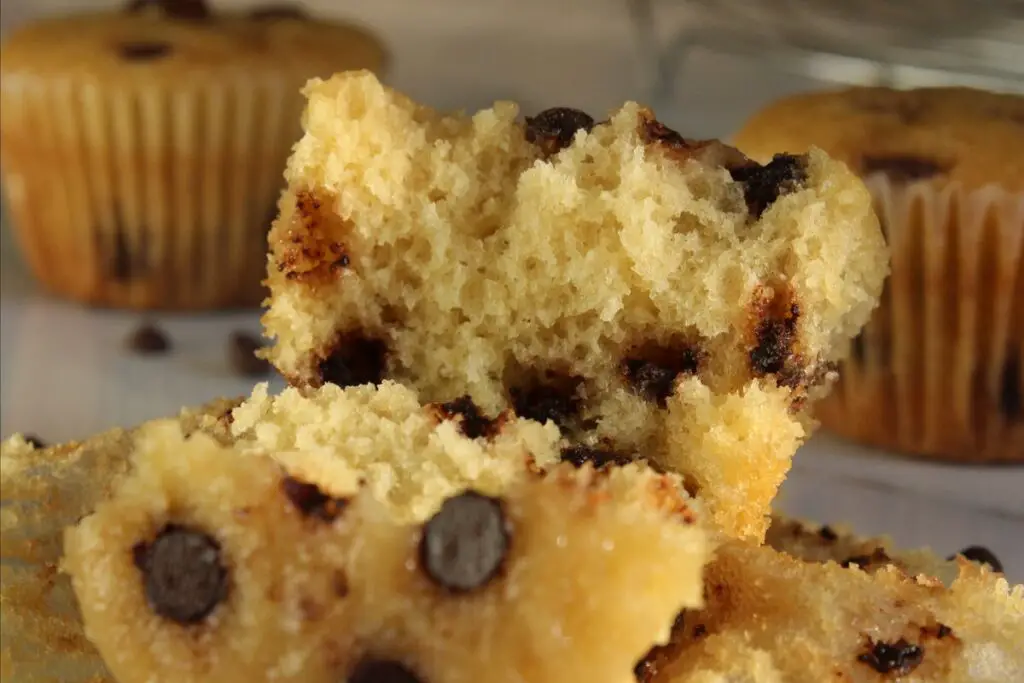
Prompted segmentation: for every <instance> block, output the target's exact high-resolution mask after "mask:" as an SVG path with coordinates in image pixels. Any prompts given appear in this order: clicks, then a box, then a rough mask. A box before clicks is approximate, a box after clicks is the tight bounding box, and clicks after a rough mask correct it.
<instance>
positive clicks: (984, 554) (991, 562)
mask: <svg viewBox="0 0 1024 683" xmlns="http://www.w3.org/2000/svg"><path fill="white" fill-rule="evenodd" d="M957 554H958V555H963V556H964V558H965V559H968V560H970V561H971V562H977V563H978V564H987V565H988V566H989V567H991V568H992V571H995V572H1002V571H1003V563H1002V562H1000V561H999V558H998V557H996V556H995V553H993V552H992V551H991V550H989V549H988V548H986V547H984V546H980V545H972V546H968V547H966V548H964V549H963V550H961V551H960V552H959V553H957ZM954 557H956V556H955V555H952V556H950V557H948V558H946V559H947V560H952V559H953V558H954Z"/></svg>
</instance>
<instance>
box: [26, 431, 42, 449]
mask: <svg viewBox="0 0 1024 683" xmlns="http://www.w3.org/2000/svg"><path fill="white" fill-rule="evenodd" d="M21 438H23V439H24V440H25V443H27V444H28V445H30V446H32V448H46V442H45V441H43V440H42V439H40V438H39V437H38V436H36V435H35V434H22V435H21Z"/></svg>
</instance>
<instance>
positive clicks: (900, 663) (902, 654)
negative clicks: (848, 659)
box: [857, 638, 924, 676]
mask: <svg viewBox="0 0 1024 683" xmlns="http://www.w3.org/2000/svg"><path fill="white" fill-rule="evenodd" d="M922 660H924V648H922V647H920V646H919V645H912V644H910V643H908V642H907V641H906V640H905V639H903V638H900V639H899V640H897V641H896V642H895V643H883V642H877V643H874V644H873V645H872V646H871V649H870V650H869V651H868V652H865V653H864V654H861V655H858V657H857V661H859V662H864V663H865V664H867V665H868V666H870V667H871V668H872V669H874V670H875V671H877V672H878V673H881V674H887V673H891V672H895V673H896V675H897V676H906V675H907V674H909V673H910V672H911V671H913V670H914V669H916V668H917V667H918V665H920V664H921V662H922Z"/></svg>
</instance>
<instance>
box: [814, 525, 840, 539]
mask: <svg viewBox="0 0 1024 683" xmlns="http://www.w3.org/2000/svg"><path fill="white" fill-rule="evenodd" d="M818 536H820V537H821V538H822V539H823V540H825V541H829V542H831V541H835V540H836V539H838V538H839V534H837V533H836V532H835V531H833V530H832V527H830V526H829V525H827V524H826V525H825V526H823V527H821V528H820V529H818Z"/></svg>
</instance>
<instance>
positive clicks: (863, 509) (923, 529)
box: [0, 0, 1024, 582]
mask: <svg viewBox="0 0 1024 683" xmlns="http://www.w3.org/2000/svg"><path fill="white" fill-rule="evenodd" d="M49 4H54V3H49ZM484 4H486V3H484ZM498 4H502V3H498ZM578 4H579V3H570V5H571V6H573V7H575V6H576V5H578ZM598 4H599V5H600V6H601V7H602V8H603V9H602V10H601V11H602V12H613V14H612V15H610V17H611V18H609V17H608V16H603V18H602V17H595V14H594V13H587V12H583V11H578V12H577V13H576V14H574V13H573V12H574V11H576V10H573V11H567V13H566V15H565V16H562V17H560V18H556V19H557V21H556V20H552V22H549V23H548V24H545V25H544V27H543V30H541V29H538V30H533V31H531V30H527V29H528V27H529V25H530V23H529V21H527V20H528V19H529V17H526V18H524V17H522V16H520V17H518V18H517V19H516V20H515V21H513V22H512V23H514V24H515V25H516V27H517V30H510V29H509V28H508V26H509V24H508V22H506V23H504V24H503V23H502V22H501V21H498V20H495V18H494V10H493V8H492V10H490V11H485V10H483V9H471V7H476V8H480V7H481V6H480V5H478V4H472V3H471V4H466V3H463V7H464V8H466V12H465V14H464V15H460V16H459V17H458V20H457V21H455V20H453V21H452V22H444V23H441V22H430V21H423V20H421V21H417V20H416V16H414V15H413V14H410V13H409V12H405V13H403V12H396V11H394V10H389V11H385V10H384V9H380V8H381V7H382V6H384V5H389V6H391V3H358V4H357V3H348V5H351V10H352V12H353V13H354V14H355V15H356V16H357V17H358V18H360V19H362V20H363V21H365V22H367V23H370V24H372V25H374V26H376V27H377V28H378V30H379V31H380V32H381V34H382V35H383V36H384V37H385V39H386V40H387V42H388V43H389V45H390V46H391V48H392V50H393V53H394V69H393V70H392V72H391V74H390V81H391V82H392V83H393V84H394V85H396V86H398V87H399V88H401V89H404V90H406V91H407V92H409V93H410V94H411V95H412V96H414V97H416V98H418V99H422V100H424V101H426V102H429V103H431V104H434V105H436V106H441V107H457V108H467V109H472V108H476V107H480V106H486V105H488V104H489V103H490V102H491V101H493V100H494V99H496V98H502V99H516V100H519V101H521V102H522V103H523V105H524V109H526V110H535V109H542V108H544V107H547V106H554V105H563V106H575V107H579V108H581V109H585V110H589V111H592V112H602V111H605V110H607V109H609V108H611V107H612V106H614V105H616V104H618V103H621V101H622V100H624V99H627V98H636V99H643V95H644V90H643V86H642V82H643V81H642V79H641V78H638V68H637V60H636V53H635V51H634V50H633V49H632V46H631V44H630V32H629V27H628V23H627V21H626V19H625V14H624V12H623V13H622V14H621V15H615V14H614V12H615V11H616V10H615V7H614V6H613V4H612V3H609V2H606V1H605V0H601V2H599V3H598ZM345 5H346V3H338V4H337V5H335V7H343V6H345ZM395 5H402V6H405V7H406V8H411V7H412V6H413V3H395ZM375 6H376V9H375ZM12 9H13V8H12ZM506 9H508V8H506ZM577 9H578V8H577ZM4 10H5V13H6V12H7V10H8V3H6V2H5V4H4ZM411 11H412V10H410V12H411ZM616 16H618V18H617V19H616V18H615V17H616ZM559 22H560V23H559ZM560 26H561V28H559V27H560ZM818 85H820V84H818V83H816V82H815V81H813V80H810V79H809V78H804V77H800V76H795V75H792V74H786V73H780V72H774V71H768V70H766V68H765V67H764V65H763V64H761V63H759V62H757V61H754V60H751V59H749V58H744V57H738V56H724V55H718V54H714V53H711V52H708V51H706V50H698V51H696V52H695V53H694V54H693V55H692V56H691V58H690V59H689V61H688V62H687V64H686V65H685V68H683V69H682V70H681V71H680V73H679V74H678V82H677V83H676V87H675V88H674V92H675V93H677V95H676V97H675V99H674V100H673V101H671V102H670V103H668V104H667V105H666V106H667V110H666V109H665V108H663V109H662V110H661V111H660V112H659V118H661V119H662V120H664V121H665V122H666V123H668V124H669V125H672V126H673V127H675V128H677V129H679V130H682V131H684V132H685V133H686V134H689V135H691V136H728V135H729V134H730V132H731V131H733V130H735V128H736V127H737V126H738V125H739V124H740V123H741V122H742V121H743V120H744V118H745V117H746V116H747V115H749V114H750V113H751V112H752V111H753V110H754V109H755V108H757V107H758V106H760V105H762V104H764V103H765V102H767V101H769V100H771V99H772V98H774V97H777V96H780V95H783V94H786V93H791V92H796V91H800V90H805V89H809V88H814V87H816V86H818ZM2 237H3V242H2V251H0V264H2V266H0V275H2V279H0V434H2V435H3V436H6V435H8V434H9V433H11V432H13V431H24V432H31V433H35V434H38V435H39V436H40V437H42V438H44V439H46V440H47V441H59V440H66V439H72V438H79V437H83V436H85V435H87V434H90V433H92V432H95V431H99V430H102V429H105V428H109V427H111V426H115V425H130V424H135V423H138V422H140V421H143V420H146V419H150V418H155V417H159V416H165V415H171V414H175V413H176V412H177V411H178V409H179V407H180V406H182V405H193V404H198V403H202V402H204V401H207V400H209V399H211V398H213V397H216V396H224V395H227V396H233V395H242V394H247V393H248V392H249V390H250V389H251V385H252V381H251V380H247V379H242V378H239V377H237V376H235V375H234V374H233V373H232V372H231V370H230V368H229V366H228V362H227V358H226V347H227V337H228V335H229V334H230V333H231V332H232V331H235V330H247V331H250V332H252V333H258V331H259V321H258V313H256V312H238V313H221V314H203V315H161V316H157V317H155V319H156V320H158V321H159V324H160V325H161V327H163V328H164V329H165V330H166V331H167V332H168V333H169V335H170V337H171V338H172V340H173V343H174V351H173V353H170V354H168V355H166V356H159V357H152V358H143V357H136V356H131V355H129V354H127V353H126V352H125V351H124V347H123V339H124V337H125V336H126V334H127V333H128V332H129V331H130V330H131V329H132V328H133V327H134V326H135V325H137V324H138V322H139V320H140V316H139V315H138V314H134V313H126V312H117V311H97V310H89V309H85V308H81V307H79V306H76V305H73V304H69V303H65V302H62V301H57V300H54V299H52V298H50V297H48V296H47V295H45V294H44V293H42V292H41V291H39V289H38V288H37V287H36V286H35V284H34V283H33V281H32V279H31V277H29V275H28V274H27V273H26V272H25V271H24V268H23V267H22V265H21V263H20V261H19V259H18V255H17V250H16V248H15V247H14V246H13V244H12V243H11V239H10V234H9V231H8V230H7V229H6V228H4V229H3V232H2ZM778 507H779V508H780V509H782V510H783V511H785V512H787V513H789V514H792V515H796V516H801V517H808V518H811V519H815V520H818V521H821V522H830V523H838V522H843V523H847V524H849V525H851V526H853V527H854V528H855V529H857V530H858V531H859V532H861V533H865V534H889V535H891V536H893V537H894V539H895V540H896V541H897V543H899V544H900V545H902V546H908V547H916V546H931V547H932V548H934V549H935V551H936V552H938V553H940V554H943V555H945V554H949V553H951V552H954V551H956V550H958V549H960V548H963V547H965V546H968V545H985V546H987V547H989V548H990V549H992V550H993V551H994V552H995V553H996V555H997V556H999V557H1000V558H1001V559H1002V560H1003V563H1004V565H1005V566H1006V569H1007V574H1008V578H1010V579H1011V580H1013V581H1017V582H1020V581H1024V543H1022V542H1021V541H1020V539H1021V538H1024V468H1021V467H1001V468H995V469H993V468H974V467H950V466H940V465H933V464H927V463H917V462H911V461H906V460H900V459H897V458H893V457H887V456H886V455H885V454H881V453H878V452H874V451H871V450H869V449H865V448H861V447H858V446H855V445H851V444H847V443H844V442H842V441H839V440H837V439H835V438H833V437H831V436H829V435H827V434H818V435H815V436H814V437H813V438H812V439H811V440H810V441H809V442H808V443H807V444H806V445H805V446H804V447H803V448H802V449H801V450H800V452H799V453H798V454H797V457H796V460H795V463H794V467H793V471H792V474H791V476H790V477H789V479H788V480H787V482H786V484H785V486H784V487H783V490H782V493H781V495H780V497H779V501H778Z"/></svg>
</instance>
